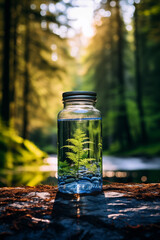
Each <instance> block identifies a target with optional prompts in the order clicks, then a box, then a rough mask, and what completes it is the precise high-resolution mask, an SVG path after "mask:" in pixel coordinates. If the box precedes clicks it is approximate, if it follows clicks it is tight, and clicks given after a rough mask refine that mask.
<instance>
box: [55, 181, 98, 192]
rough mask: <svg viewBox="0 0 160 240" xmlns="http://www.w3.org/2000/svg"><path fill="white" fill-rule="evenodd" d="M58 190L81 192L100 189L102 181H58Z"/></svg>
mask: <svg viewBox="0 0 160 240" xmlns="http://www.w3.org/2000/svg"><path fill="white" fill-rule="evenodd" d="M58 190H59V191H60V192H62V193H69V194H81V193H93V192H101V191H102V181H101V180H98V181H94V182H90V181H87V180H77V181H74V182H71V183H64V184H63V183H59V184H58Z"/></svg>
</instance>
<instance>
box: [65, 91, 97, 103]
mask: <svg viewBox="0 0 160 240" xmlns="http://www.w3.org/2000/svg"><path fill="white" fill-rule="evenodd" d="M62 97H63V101H65V100H85V99H86V100H93V101H96V99H97V94H96V93H95V92H90V91H71V92H64V93H63V94H62Z"/></svg>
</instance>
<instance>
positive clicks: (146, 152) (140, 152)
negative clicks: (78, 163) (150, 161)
mask: <svg viewBox="0 0 160 240" xmlns="http://www.w3.org/2000/svg"><path fill="white" fill-rule="evenodd" d="M104 155H114V156H124V157H131V156H135V157H138V156H141V157H149V158H151V157H155V156H160V143H153V144H148V145H140V146H138V147H135V148H133V149H130V150H126V151H113V150H112V151H104Z"/></svg>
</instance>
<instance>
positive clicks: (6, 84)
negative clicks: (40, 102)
mask: <svg viewBox="0 0 160 240" xmlns="http://www.w3.org/2000/svg"><path fill="white" fill-rule="evenodd" d="M10 20H11V1H10V0H5V1H4V44H3V73H2V106H1V113H2V120H3V122H4V124H6V125H7V126H8V125H9V120H10V99H9V97H10V94H9V92H10V90H9V88H10V28H11V26H10Z"/></svg>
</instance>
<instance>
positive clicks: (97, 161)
mask: <svg viewBox="0 0 160 240" xmlns="http://www.w3.org/2000/svg"><path fill="white" fill-rule="evenodd" d="M96 100H97V96H96V93H95V92H88V91H73V92H64V93H63V103H64V109H63V110H62V111H61V112H59V114H58V189H59V191H60V192H63V193H70V194H75V193H78V194H80V193H92V192H99V191H101V190H102V119H101V113H100V111H99V110H97V109H96V108H95V103H96Z"/></svg>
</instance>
